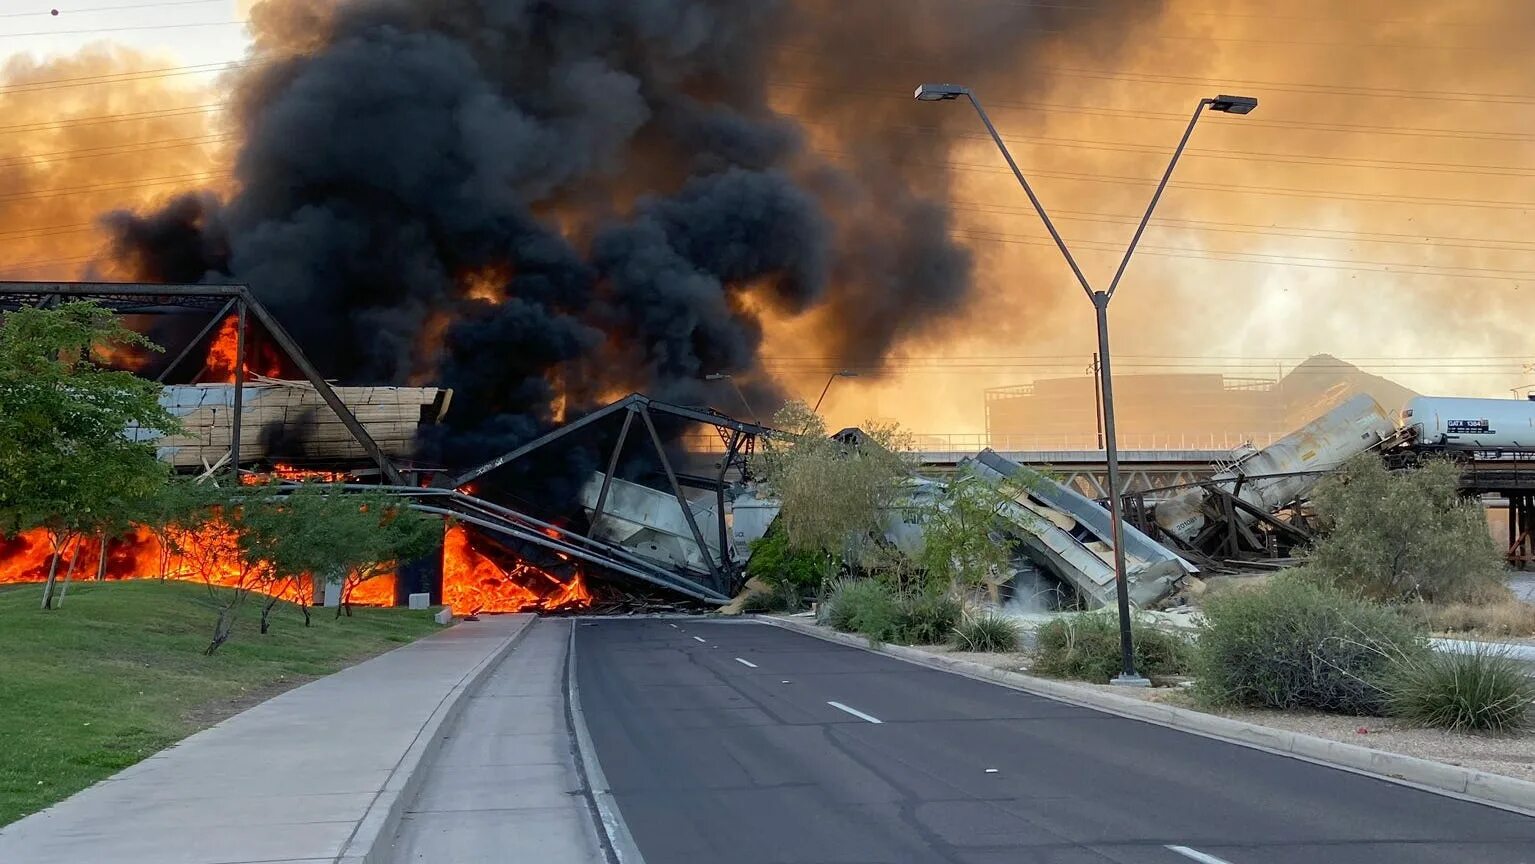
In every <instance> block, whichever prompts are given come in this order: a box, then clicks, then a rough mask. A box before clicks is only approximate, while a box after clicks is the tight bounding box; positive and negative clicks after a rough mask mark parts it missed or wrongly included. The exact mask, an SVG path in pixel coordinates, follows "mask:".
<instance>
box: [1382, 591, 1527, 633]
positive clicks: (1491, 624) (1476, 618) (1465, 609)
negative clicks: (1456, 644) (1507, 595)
mask: <svg viewBox="0 0 1535 864" xmlns="http://www.w3.org/2000/svg"><path fill="white" fill-rule="evenodd" d="M1405 611H1407V612H1408V614H1410V615H1413V616H1414V617H1417V618H1420V619H1422V620H1423V621H1424V622H1425V623H1426V624H1427V626H1428V629H1429V632H1431V633H1480V634H1483V635H1486V636H1535V605H1532V604H1530V603H1525V602H1524V601H1522V600H1514V599H1508V600H1504V601H1502V602H1499V603H1488V604H1475V603H1447V604H1443V605H1439V604H1414V605H1412V606H1408V607H1406V610H1405Z"/></svg>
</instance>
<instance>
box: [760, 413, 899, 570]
mask: <svg viewBox="0 0 1535 864" xmlns="http://www.w3.org/2000/svg"><path fill="white" fill-rule="evenodd" d="M773 424H774V426H776V427H777V428H778V429H781V430H784V431H783V433H781V434H779V435H774V436H772V437H770V438H768V439H766V440H765V441H764V443H763V451H762V458H761V465H762V468H763V473H764V480H765V481H766V483H767V485H768V487H769V489H770V490H771V491H772V492H773V493H774V494H776V495H777V496H778V499H779V502H780V509H779V511H778V521H779V524H780V525H781V526H782V528H783V531H784V536H785V537H786V538H787V540H788V544H789V548H790V549H792V550H796V551H812V552H816V553H819V554H821V555H823V556H824V560H825V561H826V563H827V568H828V570H829V569H830V567H831V566H832V564H833V563H834V562H835V561H836V560H837V559H838V558H854V559H856V558H857V557H858V556H859V555H860V554H861V553H862V551H863V549H864V548H865V547H866V546H867V545H868V541H869V540H870V538H871V537H873V536H875V535H876V534H878V533H879V532H880V531H881V526H882V523H883V521H884V518H885V516H886V513H887V512H888V510H889V509H890V508H891V507H892V506H893V505H894V504H896V503H897V502H898V501H899V500H900V498H901V495H902V493H903V491H904V484H905V482H906V480H907V479H908V478H909V477H910V476H911V474H912V470H913V468H914V464H913V461H912V460H911V458H910V457H909V456H908V455H906V451H908V450H909V449H910V448H909V446H908V445H909V441H908V437H909V436H907V435H905V434H904V433H903V432H902V431H901V430H900V428H899V427H898V426H896V425H894V424H886V423H873V422H870V423H866V424H864V427H863V428H862V429H861V430H860V431H861V434H860V435H859V436H857V437H856V439H853V440H846V439H844V440H839V439H836V438H831V437H828V436H827V434H826V424H825V423H824V422H823V421H822V420H821V418H820V417H819V416H817V415H816V414H815V412H813V411H811V410H810V409H809V408H808V407H807V406H806V405H805V403H803V402H797V401H796V402H790V403H789V404H787V405H785V406H784V407H783V409H781V410H780V411H779V412H778V413H777V414H776V415H774V417H773Z"/></svg>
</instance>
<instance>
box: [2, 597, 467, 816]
mask: <svg viewBox="0 0 1535 864" xmlns="http://www.w3.org/2000/svg"><path fill="white" fill-rule="evenodd" d="M39 592H40V588H39V586H36V585H18V586H8V587H5V588H0V730H3V734H4V737H5V745H4V746H3V747H0V825H5V824H8V823H10V822H13V821H15V820H16V819H19V818H21V817H22V816H25V815H26V814H28V813H32V812H34V811H37V810H41V809H42V808H43V807H46V806H47V805H49V804H51V803H53V802H55V801H58V800H60V799H63V798H66V797H68V796H69V795H72V794H74V793H75V792H77V791H79V790H81V789H83V788H85V787H86V786H89V785H91V784H92V783H94V782H96V781H97V780H100V779H102V778H104V777H107V776H110V775H112V774H114V773H116V772H117V771H119V770H121V769H123V768H125V767H127V766H129V765H132V764H133V763H135V762H138V761H139V760H141V759H143V758H145V757H147V756H149V755H151V754H153V753H155V752H156V751H158V750H161V749H163V748H164V747H166V746H168V745H170V744H172V743H174V742H176V741H179V740H180V739H182V738H185V737H186V736H187V735H190V734H191V733H193V732H196V731H197V730H198V729H201V728H204V727H206V726H209V725H212V724H213V723H216V722H218V721H219V720H220V719H223V718H224V717H226V716H229V715H230V714H234V713H236V712H238V711H240V710H243V709H244V708H247V707H249V706H250V705H253V704H255V703H256V702H259V701H261V700H262V699H265V698H268V697H270V696H273V695H276V694H277V693H279V692H281V691H283V690H286V689H288V688H290V687H294V686H297V685H299V684H302V683H304V682H305V681H308V680H311V679H313V678H316V677H319V676H321V675H327V674H329V673H331V672H335V671H337V670H338V669H342V668H344V667H346V666H349V665H351V664H353V663H355V662H357V661H359V660H362V659H365V658H367V657H369V656H372V655H374V654H378V653H381V652H383V651H386V650H388V649H390V648H395V647H398V646H399V645H400V644H402V643H406V642H410V641H413V640H415V639H417V638H419V637H421V636H424V635H427V634H429V633H431V632H433V631H434V630H437V629H439V628H438V627H437V625H436V624H435V623H433V621H432V619H431V615H432V613H430V612H411V611H408V610H405V609H361V608H359V609H357V610H355V612H354V615H353V617H351V618H345V617H343V618H341V619H340V620H336V619H334V618H333V617H332V614H331V612H330V610H316V611H315V614H313V616H312V617H313V619H314V626H312V627H309V628H307V629H306V628H305V627H304V623H303V620H302V618H301V617H300V615H299V613H298V611H297V610H295V609H293V608H291V607H286V606H285V607H284V608H283V609H282V610H281V611H276V612H274V613H273V614H274V623H273V627H272V632H271V633H269V634H268V635H266V636H262V635H259V634H258V633H257V618H258V617H259V614H260V609H259V605H258V603H257V600H258V598H256V597H252V598H250V600H248V601H247V606H246V608H245V610H244V612H243V614H242V616H241V619H240V621H239V622H238V623H237V624H236V626H235V631H234V634H233V635H232V636H231V638H230V641H229V642H228V643H226V644H225V645H224V646H223V647H222V648H220V649H219V651H218V653H216V654H214V655H213V656H212V657H207V656H204V655H203V653H202V652H203V649H204V648H206V647H207V645H208V640H209V638H210V636H211V633H212V629H213V622H214V619H215V617H216V612H215V610H214V609H213V608H212V606H211V605H210V602H209V599H208V595H207V589H206V588H204V587H203V586H201V585H187V584H178V583H160V582H153V581H146V582H109V583H83V584H82V583H75V584H74V585H71V586H70V589H69V596H68V597H67V598H66V600H65V602H64V604H63V606H62V608H60V609H56V610H54V611H52V612H43V611H41V610H39V609H38V602H39V601H38V598H39V596H40V595H39Z"/></svg>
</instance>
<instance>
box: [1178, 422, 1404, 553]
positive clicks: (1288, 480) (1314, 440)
mask: <svg viewBox="0 0 1535 864" xmlns="http://www.w3.org/2000/svg"><path fill="white" fill-rule="evenodd" d="M1395 433H1396V424H1395V423H1393V422H1392V420H1391V417H1390V415H1389V414H1388V413H1387V411H1386V409H1384V408H1382V407H1381V406H1380V403H1378V402H1376V401H1375V400H1374V399H1372V398H1370V397H1369V396H1367V395H1365V394H1363V393H1360V394H1357V395H1355V396H1353V397H1351V398H1349V399H1348V400H1346V401H1344V402H1343V403H1341V404H1339V405H1337V406H1336V407H1334V408H1333V409H1332V410H1331V411H1328V412H1327V413H1326V414H1323V415H1322V416H1321V417H1318V418H1316V419H1315V420H1312V421H1311V422H1310V423H1307V424H1306V425H1305V426H1302V427H1301V428H1299V429H1297V430H1295V431H1294V432H1291V433H1290V434H1288V435H1286V436H1284V437H1283V438H1281V439H1279V440H1278V441H1275V442H1274V443H1273V444H1270V445H1269V446H1267V447H1265V448H1263V449H1262V450H1254V449H1251V448H1249V449H1247V450H1246V451H1245V452H1239V453H1238V454H1236V455H1237V458H1236V461H1235V464H1233V465H1232V466H1231V467H1229V468H1227V469H1226V470H1224V471H1221V472H1220V473H1218V474H1216V475H1215V476H1214V477H1213V478H1211V479H1212V480H1214V481H1215V482H1216V483H1217V484H1218V485H1219V486H1220V487H1221V488H1223V489H1225V490H1226V491H1228V492H1230V491H1232V490H1233V489H1234V490H1236V496H1237V497H1238V498H1240V499H1242V500H1243V501H1246V502H1247V503H1249V504H1251V505H1253V506H1254V507H1256V508H1258V509H1259V510H1265V511H1273V510H1276V509H1278V508H1280V507H1283V506H1285V505H1287V504H1289V503H1290V502H1292V501H1295V500H1298V499H1300V498H1303V497H1305V496H1306V494H1308V493H1309V492H1310V491H1311V489H1312V487H1314V486H1316V484H1317V482H1318V481H1320V480H1321V473H1320V472H1324V471H1330V470H1332V469H1333V468H1336V467H1338V466H1339V465H1342V464H1343V463H1344V462H1346V461H1348V460H1349V459H1350V458H1351V457H1353V456H1355V455H1357V454H1359V453H1363V452H1365V451H1366V450H1370V449H1372V448H1374V447H1377V446H1379V445H1380V444H1381V443H1382V442H1383V441H1385V440H1387V439H1389V438H1391V437H1392V436H1393V435H1394V434H1395ZM1238 478H1244V479H1243V480H1242V482H1241V483H1240V484H1238V482H1237V480H1238ZM1208 495H1209V493H1208V492H1206V491H1205V490H1204V489H1191V490H1189V491H1188V492H1185V493H1183V494H1182V495H1179V496H1178V497H1176V498H1172V499H1169V500H1167V501H1164V502H1163V503H1161V504H1159V505H1158V506H1157V509H1156V521H1157V524H1158V525H1160V526H1161V528H1162V529H1163V530H1164V531H1167V532H1168V533H1169V534H1172V535H1174V536H1176V537H1178V538H1180V539H1182V540H1184V541H1191V540H1193V539H1194V538H1195V537H1196V536H1197V535H1198V534H1199V532H1200V531H1201V530H1203V529H1204V527H1205V524H1206V516H1205V513H1204V508H1203V507H1202V506H1201V505H1202V504H1203V502H1204V499H1205V498H1206V497H1207V496H1208ZM1237 518H1239V519H1241V520H1242V521H1243V522H1246V523H1251V522H1253V521H1254V517H1253V516H1252V514H1250V513H1247V512H1245V511H1243V512H1242V513H1240V514H1239V515H1238V517H1237Z"/></svg>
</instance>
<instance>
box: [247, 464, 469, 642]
mask: <svg viewBox="0 0 1535 864" xmlns="http://www.w3.org/2000/svg"><path fill="white" fill-rule="evenodd" d="M283 491H285V492H286V494H284V495H282V496H281V497H278V498H276V499H275V500H273V501H272V502H270V503H269V504H268V505H267V506H264V507H262V508H260V509H257V510H253V511H252V512H251V515H250V517H249V519H250V524H251V531H250V532H249V534H248V535H246V540H245V546H246V548H247V555H249V556H251V557H254V558H256V559H259V560H261V561H264V562H266V563H267V564H269V565H270V567H271V573H270V578H271V579H272V580H273V584H272V586H271V590H270V591H269V594H270V597H269V599H268V600H267V602H266V604H265V605H264V606H263V608H262V613H261V632H262V633H265V632H267V629H268V626H269V616H270V613H271V611H272V609H273V608H275V606H276V604H277V602H278V600H279V599H280V598H281V596H282V594H283V593H285V591H286V590H287V589H288V588H289V587H290V586H292V587H298V586H300V585H302V582H303V580H305V579H310V578H312V577H319V578H320V579H321V580H323V581H325V582H339V583H340V584H341V587H342V592H341V593H342V603H341V605H340V606H338V607H337V609H336V615H337V617H340V615H341V613H342V611H343V610H345V611H347V613H348V614H350V608H349V607H350V602H351V593H352V591H353V590H354V589H355V588H356V587H357V586H358V585H359V584H361V583H363V582H365V581H367V580H368V579H371V578H374V577H375V576H378V575H379V574H381V573H384V572H386V571H388V570H389V569H390V568H391V567H392V566H393V565H394V564H395V562H396V561H401V560H409V559H412V558H418V557H420V556H421V555H424V554H426V553H427V552H428V551H430V550H431V548H432V547H433V546H435V545H436V543H437V542H438V540H439V539H440V537H441V532H442V524H441V522H440V520H438V519H436V518H433V517H430V516H426V515H424V514H421V513H417V512H415V511H413V510H410V509H408V508H407V507H405V506H404V504H403V503H402V502H401V501H400V500H399V499H397V498H392V497H390V496H387V495H384V494H381V493H362V494H359V493H352V492H348V491H346V489H345V488H344V487H343V486H341V485H340V484H325V483H318V482H309V483H304V484H301V485H299V486H298V487H296V488H294V487H288V488H286V489H284V490H283ZM300 593H301V592H300ZM300 608H301V609H303V612H304V620H305V623H306V624H307V623H308V621H309V612H308V610H307V608H304V607H303V606H302V605H301V606H300Z"/></svg>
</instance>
